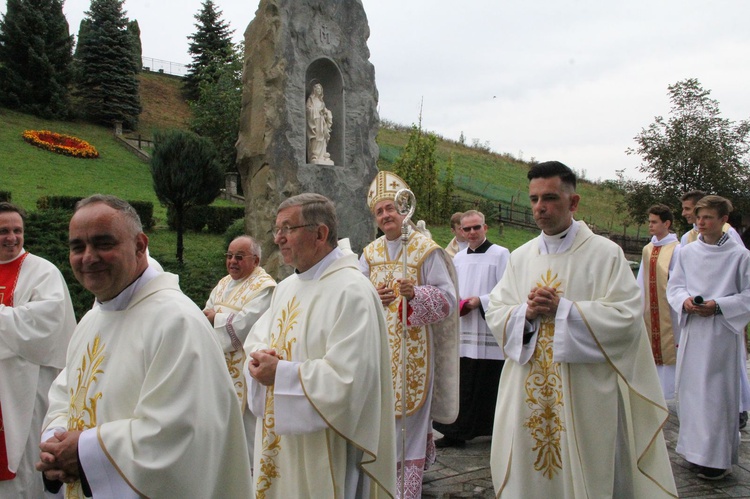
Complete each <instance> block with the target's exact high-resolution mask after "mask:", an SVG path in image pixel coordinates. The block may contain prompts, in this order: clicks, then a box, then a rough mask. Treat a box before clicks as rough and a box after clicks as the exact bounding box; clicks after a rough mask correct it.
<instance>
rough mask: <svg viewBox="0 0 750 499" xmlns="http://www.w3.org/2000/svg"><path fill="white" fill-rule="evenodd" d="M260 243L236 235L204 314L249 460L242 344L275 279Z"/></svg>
mask: <svg viewBox="0 0 750 499" xmlns="http://www.w3.org/2000/svg"><path fill="white" fill-rule="evenodd" d="M260 255H261V250H260V245H259V244H258V243H257V242H256V241H255V239H253V238H252V237H250V236H239V237H236V238H235V239H234V240H233V241H232V242H231V243H229V248H227V253H226V255H225V256H226V265H227V272H228V273H229V275H227V276H225V277H223V278H222V279H221V280H220V281H219V284H217V285H216V287H215V288H214V289H213V290H212V291H211V295H210V296H209V297H208V301H207V302H206V306H205V307H204V308H203V313H204V314H205V316H206V318H208V320H209V322H210V323H211V325H212V326H213V327H214V333H215V334H216V339H217V340H218V341H219V344H220V345H221V347H222V348H223V349H224V358H225V359H226V361H227V368H228V369H229V375H230V376H231V377H232V381H233V382H234V389H235V390H236V391H237V397H238V398H239V402H240V408H241V410H242V421H243V422H244V423H245V436H246V437H247V447H248V449H247V450H248V452H250V462H251V463H252V461H253V448H254V445H255V423H256V420H255V416H254V415H253V413H252V412H251V411H249V410H247V411H246V410H245V408H246V407H247V385H246V382H245V374H244V373H243V367H244V366H245V361H246V359H247V357H246V356H245V350H244V347H243V344H244V343H245V339H246V338H247V334H248V333H249V332H250V328H252V327H253V325H254V324H255V323H256V322H257V320H258V319H259V318H260V316H261V315H263V313H264V312H265V311H266V310H268V307H269V305H270V304H271V295H272V294H273V290H274V288H275V287H276V281H274V280H273V277H271V276H270V275H268V274H267V273H266V271H265V270H263V268H262V267H260Z"/></svg>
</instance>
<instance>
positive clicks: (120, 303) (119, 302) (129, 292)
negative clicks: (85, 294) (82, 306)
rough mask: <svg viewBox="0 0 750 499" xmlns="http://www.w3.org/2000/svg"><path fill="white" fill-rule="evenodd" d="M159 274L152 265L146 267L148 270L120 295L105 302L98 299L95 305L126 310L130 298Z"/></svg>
mask: <svg viewBox="0 0 750 499" xmlns="http://www.w3.org/2000/svg"><path fill="white" fill-rule="evenodd" d="M158 275H159V271H158V270H156V269H154V268H153V267H150V266H149V267H146V270H144V271H143V274H141V275H140V277H139V278H138V279H136V280H135V281H133V283H132V284H131V285H130V286H128V287H127V288H125V289H123V290H122V291H120V294H119V295H117V296H115V297H114V298H112V299H111V300H107V301H105V302H101V301H99V300H98V299H97V300H96V302H95V303H94V306H97V305H98V306H99V307H101V309H102V310H105V311H107V312H119V311H121V310H125V309H126V308H128V305H130V300H131V299H132V298H133V296H134V295H135V293H136V292H137V291H138V290H139V289H141V288H142V287H143V286H145V285H146V283H147V282H149V281H150V280H151V279H153V278H154V277H156V276H158Z"/></svg>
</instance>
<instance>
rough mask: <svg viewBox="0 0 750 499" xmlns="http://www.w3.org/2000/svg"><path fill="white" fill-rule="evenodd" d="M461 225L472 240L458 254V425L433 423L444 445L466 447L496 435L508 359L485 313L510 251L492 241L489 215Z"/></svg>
mask: <svg viewBox="0 0 750 499" xmlns="http://www.w3.org/2000/svg"><path fill="white" fill-rule="evenodd" d="M459 225H460V227H459V230H461V231H462V232H463V233H464V236H465V237H466V239H467V241H468V244H469V245H468V247H467V248H466V249H463V250H461V251H459V252H458V254H456V256H455V257H454V258H453V264H454V265H455V266H456V274H457V275H458V289H459V293H460V296H461V301H460V302H459V307H458V308H459V314H460V316H461V318H460V319H459V330H460V331H461V346H460V355H461V359H460V369H461V375H460V384H461V386H460V409H459V412H458V418H457V419H456V422H455V423H452V424H449V425H444V424H440V423H434V424H433V427H434V428H435V429H436V430H437V431H439V432H440V433H442V434H443V438H441V439H440V440H437V441H436V442H435V446H436V447H438V448H440V447H462V446H464V445H465V443H466V441H467V440H471V439H473V438H475V437H480V436H486V435H492V425H493V423H494V421H495V402H496V401H497V386H498V383H499V382H500V373H501V372H502V370H503V362H504V358H505V357H503V351H502V349H501V348H500V345H498V344H497V341H496V340H495V337H494V336H492V331H490V328H489V327H488V326H487V321H486V320H485V319H484V317H485V311H486V310H487V308H488V307H489V304H490V291H492V290H493V289H494V287H495V286H496V285H497V283H498V282H499V281H500V278H501V277H502V276H503V272H505V266H506V265H507V264H508V259H509V258H510V252H509V251H508V250H507V248H503V247H502V246H499V245H497V244H492V243H491V242H490V241H489V239H487V228H488V227H487V224H486V223H485V220H484V214H483V213H481V212H478V211H476V210H469V211H467V212H466V213H464V214H463V215H462V216H461V219H460V224H459Z"/></svg>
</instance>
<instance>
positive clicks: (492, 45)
mask: <svg viewBox="0 0 750 499" xmlns="http://www.w3.org/2000/svg"><path fill="white" fill-rule="evenodd" d="M331 1H343V0H331ZM215 3H216V5H218V6H219V7H220V8H221V10H222V11H223V18H224V19H225V20H227V21H228V22H229V23H230V25H231V27H232V28H233V29H234V30H235V39H236V40H237V41H239V40H241V38H242V35H243V33H244V31H245V28H246V27H247V25H248V23H249V22H250V21H251V20H252V18H253V17H254V15H255V10H256V9H257V6H258V2H257V0H215ZM363 3H364V7H365V11H366V12H367V16H368V20H369V24H370V39H369V41H368V45H369V47H370V53H371V61H372V63H373V64H374V65H375V75H376V84H377V87H378V91H379V92H380V102H379V112H380V116H381V118H385V119H388V120H391V121H395V122H397V123H402V124H406V125H409V124H411V123H415V122H416V121H417V119H418V115H419V106H420V102H422V100H423V101H424V110H423V115H422V118H423V119H422V123H423V127H424V128H426V129H428V130H431V131H434V132H437V133H438V134H440V135H442V136H444V137H448V138H452V139H458V137H459V135H460V134H461V132H463V133H464V135H465V137H466V139H467V142H469V143H471V142H472V141H473V139H479V141H480V142H482V143H485V142H488V143H489V145H490V147H491V148H492V149H493V150H495V151H497V152H503V153H510V154H512V155H514V156H516V157H522V158H523V159H526V160H529V159H531V158H532V157H533V158H536V159H537V160H549V159H557V160H560V161H562V162H564V163H566V164H568V165H569V166H571V167H573V168H575V169H576V170H577V171H579V172H580V171H583V172H585V174H586V176H587V178H589V179H592V180H596V179H599V178H602V179H605V178H614V176H615V170H621V169H624V170H625V174H626V175H627V176H630V177H638V174H637V172H636V167H637V165H638V164H639V158H638V157H637V156H627V155H626V154H625V149H626V148H628V147H633V146H634V145H635V142H634V141H633V137H634V136H635V135H636V134H638V133H639V132H640V130H641V129H642V128H644V127H646V126H648V125H649V124H650V123H652V122H653V120H654V117H655V116H657V115H667V113H668V112H669V101H668V98H667V86H668V85H670V84H673V83H675V82H677V81H679V80H683V79H685V78H698V80H699V81H700V82H701V84H702V85H703V87H704V88H706V89H709V90H711V97H713V98H714V99H716V100H718V101H719V103H720V109H721V110H722V113H723V115H724V117H726V118H729V119H731V120H735V121H737V120H740V119H745V118H750V98H749V94H748V90H747V89H748V82H750V29H749V28H748V20H750V1H746V0H713V1H710V2H709V1H699V0H648V1H647V0H628V1H627V2H609V1H601V0H595V1H590V0H575V1H561V0H525V1H521V0H463V1H460V2H459V1H455V0H450V1H449V0H363ZM89 5H90V2H89V0H66V2H65V7H64V12H65V14H66V16H67V18H68V22H69V23H70V27H71V28H70V29H71V33H73V34H77V31H78V25H79V23H80V20H81V18H82V17H83V12H84V11H85V10H87V9H88V7H89ZM200 6H201V0H126V2H125V9H126V11H127V15H128V17H129V18H130V19H137V20H138V24H139V26H140V28H141V40H142V43H143V55H144V56H147V57H153V58H157V59H165V60H169V61H175V62H181V63H188V62H190V58H189V56H188V53H187V44H188V42H187V36H188V35H189V34H191V33H193V32H194V31H195V27H194V23H195V19H194V17H193V16H194V15H195V14H196V13H197V12H198V11H199V10H200ZM4 10H5V9H4V6H3V9H2V11H3V12H4Z"/></svg>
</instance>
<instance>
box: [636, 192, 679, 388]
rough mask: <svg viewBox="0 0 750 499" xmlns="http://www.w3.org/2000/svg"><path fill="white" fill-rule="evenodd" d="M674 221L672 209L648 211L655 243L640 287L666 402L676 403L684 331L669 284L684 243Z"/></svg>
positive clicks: (645, 256) (645, 257) (647, 250)
mask: <svg viewBox="0 0 750 499" xmlns="http://www.w3.org/2000/svg"><path fill="white" fill-rule="evenodd" d="M673 221H674V217H673V216H672V211H671V210H670V209H669V207H668V206H666V205H663V204H656V205H654V206H651V207H650V208H649V209H648V232H649V234H651V241H650V242H649V243H648V244H647V245H646V246H644V248H643V252H642V255H641V264H640V266H639V267H638V277H637V278H636V280H637V281H638V286H639V287H640V288H641V294H642V295H643V319H644V320H645V321H646V331H647V332H648V334H649V337H650V338H651V351H652V353H653V354H654V362H655V363H656V372H657V373H659V381H660V382H661V388H662V391H663V392H664V398H665V399H667V400H672V399H674V378H675V368H676V366H677V345H678V343H679V338H680V330H679V328H678V327H677V324H678V321H677V314H676V313H675V312H674V311H673V310H672V307H670V306H669V302H668V301H667V282H668V280H669V275H670V273H671V272H672V269H674V266H675V263H676V262H677V253H678V252H679V250H680V241H679V240H678V239H677V236H676V235H675V234H674V233H673V232H670V229H671V228H672V222H673Z"/></svg>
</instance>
